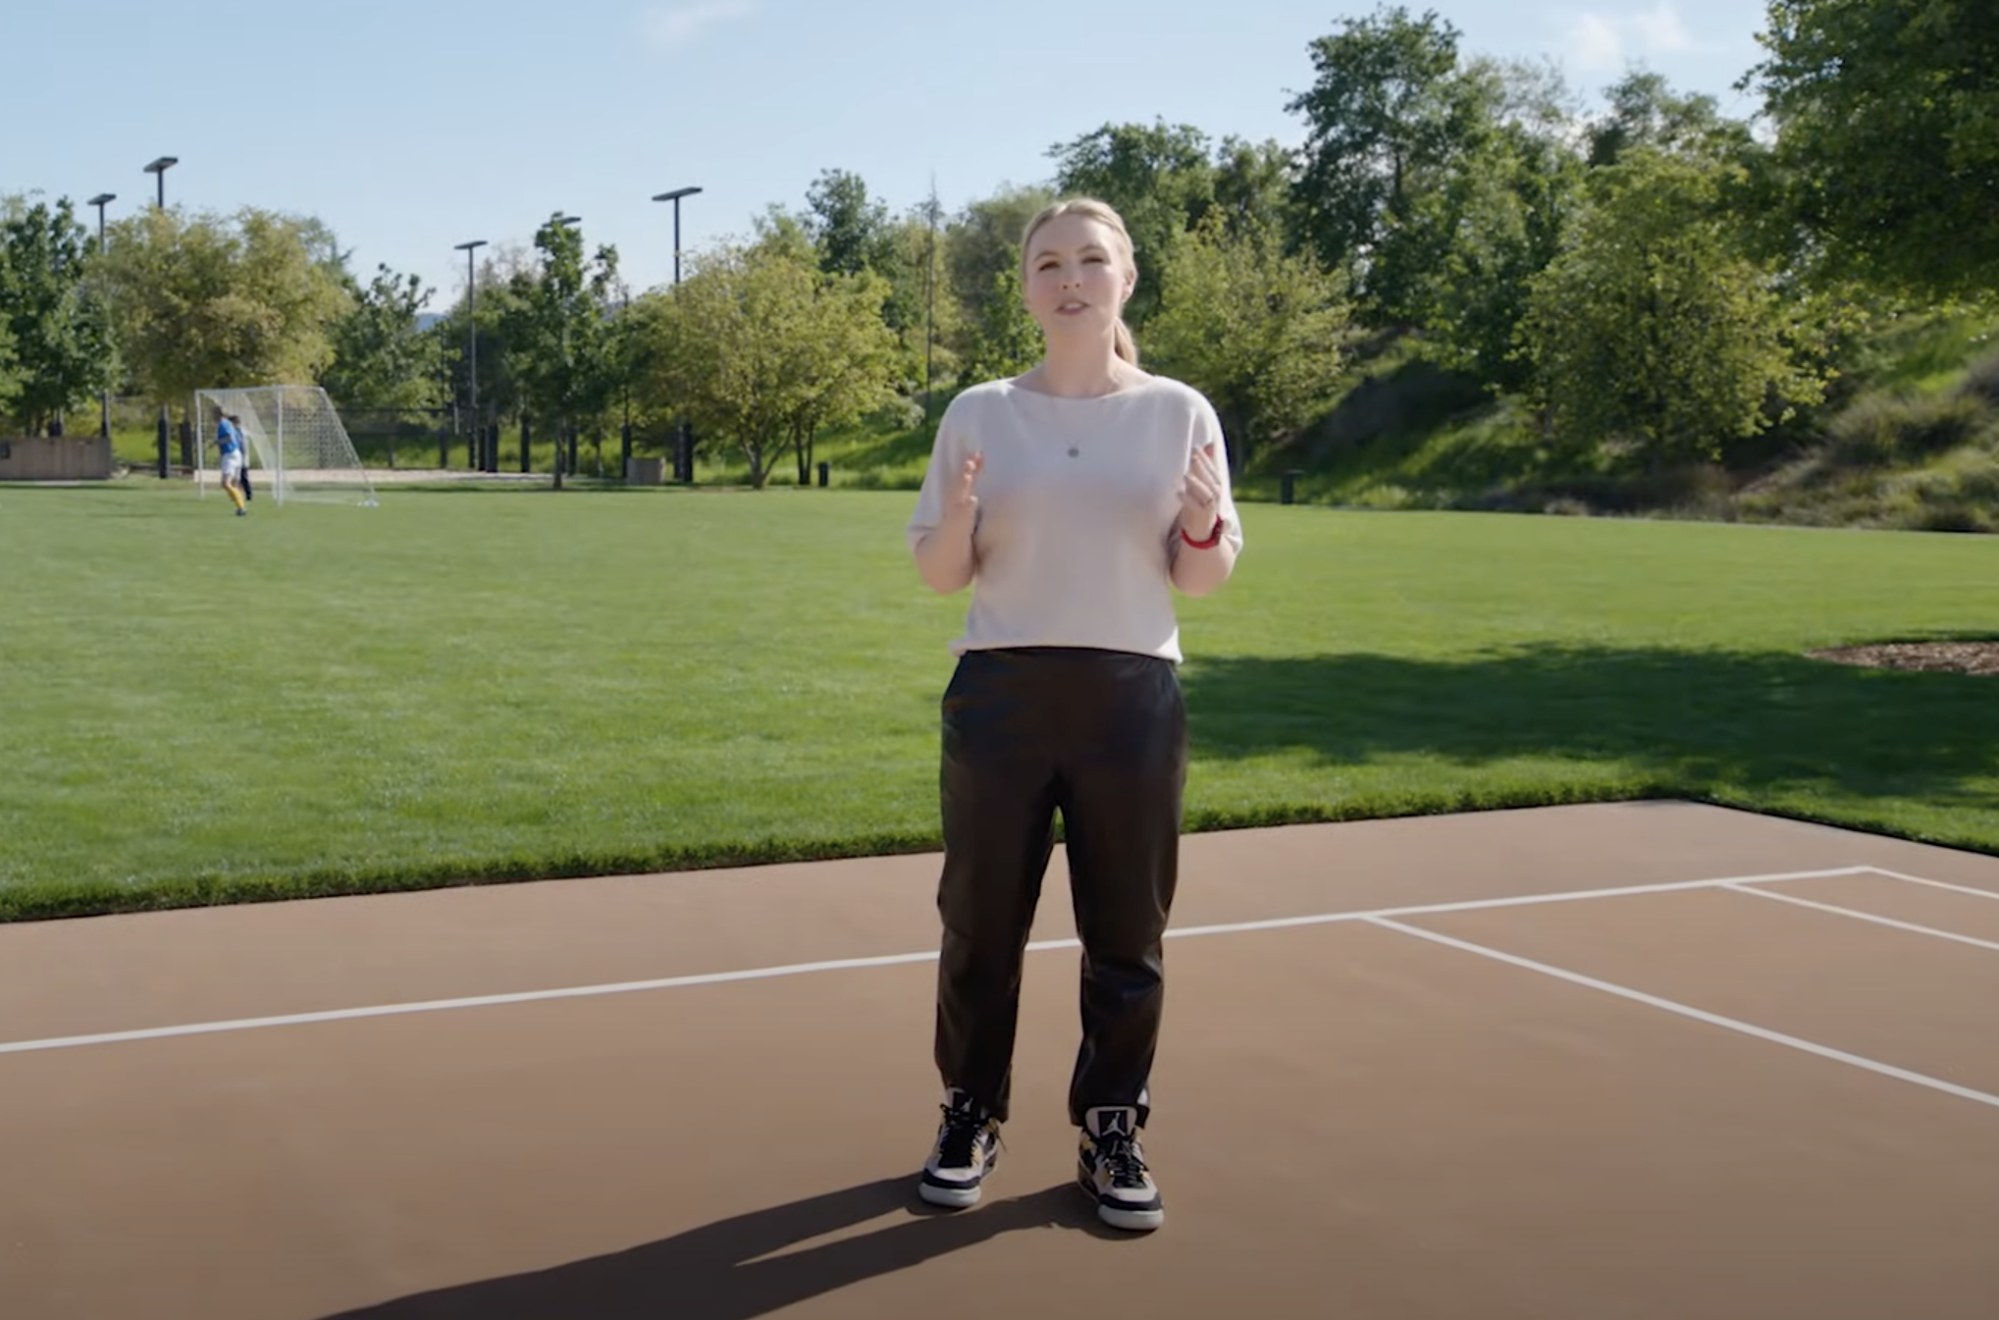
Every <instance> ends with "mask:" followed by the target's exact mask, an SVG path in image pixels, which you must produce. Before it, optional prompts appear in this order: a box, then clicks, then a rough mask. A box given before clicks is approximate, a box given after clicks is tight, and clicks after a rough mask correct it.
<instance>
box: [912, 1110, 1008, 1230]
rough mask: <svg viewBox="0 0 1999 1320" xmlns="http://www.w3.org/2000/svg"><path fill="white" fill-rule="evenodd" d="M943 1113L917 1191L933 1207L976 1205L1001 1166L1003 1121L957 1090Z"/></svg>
mask: <svg viewBox="0 0 1999 1320" xmlns="http://www.w3.org/2000/svg"><path fill="white" fill-rule="evenodd" d="M943 1110H944V1121H943V1123H942V1124H941V1125H940V1126H939V1127H938V1129H937V1144H936V1145H934V1146H933V1147H931V1149H930V1158H929V1159H928V1160H926V1161H925V1162H924V1165H923V1182H922V1184H921V1186H920V1187H919V1188H918V1189H917V1190H918V1192H919V1193H920V1194H921V1195H922V1197H923V1199H924V1200H926V1201H928V1202H930V1203H931V1204H932V1205H948V1206H953V1207H959V1208H962V1207H964V1206H968V1205H976V1204H978V1200H979V1194H980V1192H981V1191H982V1190H983V1188H984V1185H985V1181H986V1175H987V1174H988V1173H990V1172H992V1168H993V1166H994V1165H995V1164H997V1163H999V1127H1000V1125H999V1121H998V1120H997V1119H995V1118H993V1117H992V1116H991V1115H989V1114H987V1113H986V1112H985V1111H984V1110H982V1109H980V1108H979V1107H978V1106H977V1104H976V1103H974V1102H973V1100H972V1098H971V1097H970V1096H968V1095H966V1094H965V1093H964V1092H963V1091H960V1090H957V1089H955V1088H953V1089H951V1090H947V1091H946V1092H945V1093H944V1104H943Z"/></svg>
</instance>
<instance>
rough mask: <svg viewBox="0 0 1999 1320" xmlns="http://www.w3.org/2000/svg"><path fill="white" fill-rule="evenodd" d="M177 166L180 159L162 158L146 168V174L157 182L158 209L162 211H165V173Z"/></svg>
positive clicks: (175, 157) (172, 157)
mask: <svg viewBox="0 0 1999 1320" xmlns="http://www.w3.org/2000/svg"><path fill="white" fill-rule="evenodd" d="M178 164H180V157H178V156H162V157H160V158H159V159H158V160H156V161H154V162H153V163H152V164H150V165H148V166H146V173H148V174H150V175H153V176H154V177H155V178H156V179H157V180H158V181H159V186H160V191H159V208H160V209H161V210H162V211H164V210H166V209H167V171H168V170H170V169H172V168H173V167H174V166H176V165H178Z"/></svg>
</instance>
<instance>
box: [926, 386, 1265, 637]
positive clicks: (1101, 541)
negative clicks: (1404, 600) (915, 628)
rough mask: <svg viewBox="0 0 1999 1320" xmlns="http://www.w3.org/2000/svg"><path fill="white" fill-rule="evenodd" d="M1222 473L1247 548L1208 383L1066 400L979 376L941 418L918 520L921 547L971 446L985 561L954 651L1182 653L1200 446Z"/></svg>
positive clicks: (1238, 543) (1225, 506)
mask: <svg viewBox="0 0 1999 1320" xmlns="http://www.w3.org/2000/svg"><path fill="white" fill-rule="evenodd" d="M1208 444H1212V445H1214V447H1215V459H1216V463H1217V465H1218V466H1219V467H1220V469H1221V474H1222V499H1221V510H1220V511H1221V515H1222V517H1223V519H1225V520H1226V523H1227V528H1226V530H1225V531H1224V533H1223V535H1224V536H1225V537H1226V538H1227V539H1228V540H1229V542H1230V543H1231V544H1232V545H1233V546H1234V547H1235V548H1236V549H1237V550H1238V551H1240V550H1241V548H1242V524H1241V522H1240V521H1239V520H1238V518H1237V517H1236V510H1235V501H1234V499H1233V497H1232V495H1231V492H1230V489H1229V484H1228V449H1227V447H1226V445H1225V443H1224V441H1223V439H1222V427H1221V421H1220V419H1219V418H1218V417H1216V415H1215V410H1214V407H1213V405H1211V404H1210V403H1209V402H1208V400H1207V399H1206V398H1204V397H1203V396H1202V395H1201V394H1200V392H1199V391H1197V390H1195V389H1193V388H1192V387H1190V386H1188V385H1185V384H1182V383H1181V382H1179V381H1176V380H1170V379H1168V378H1166V377H1163V376H1149V377H1146V378H1145V379H1142V380H1140V381H1138V382H1137V383H1135V384H1133V385H1131V386H1128V387H1126V388H1125V389H1122V390H1119V391H1117V392H1115V393H1112V394H1106V395H1101V396H1098V397H1095V398H1065V397H1062V396H1058V395H1051V394H1042V393H1039V392H1037V391H1034V390H1029V389H1023V388H1022V387H1021V386H1019V385H1017V384H1015V383H1014V382H1013V381H1011V380H996V381H990V382H987V383H985V384H982V385H976V386H973V387H972V388H971V389H968V390H966V391H965V392H964V393H962V394H960V395H958V396H957V397H956V398H955V399H953V400H952V401H951V404H950V406H949V407H948V408H946V409H945V410H944V417H943V420H942V421H940V422H939V423H938V428H937V442H936V444H935V446H934V447H933V448H932V450H931V453H930V468H929V471H928V472H927V473H926V474H925V475H924V478H923V489H922V492H921V494H919V495H918V497H917V502H916V512H915V514H914V515H913V516H912V517H911V519H910V522H909V527H908V542H909V548H910V550H911V552H912V553H913V552H914V551H915V549H916V547H917V545H918V544H919V543H920V542H921V541H922V539H923V538H924V536H926V535H927V534H928V533H929V532H931V531H932V530H933V529H935V528H936V526H937V525H938V523H939V522H941V521H942V519H943V516H944V501H945V499H946V497H947V495H948V494H949V492H950V489H951V487H952V485H953V484H954V483H955V482H956V481H957V480H958V478H959V473H960V472H961V470H962V469H963V466H964V462H965V460H966V459H967V458H969V457H970V456H971V455H972V454H973V453H975V452H977V453H983V454H984V455H985V465H984V467H983V468H982V469H981V470H980V472H979V475H978V479H977V484H976V486H974V488H973V491H974V493H975V494H976V495H977V496H978V500H979V507H978V518H977V522H976V524H975V526H974V530H973V534H972V545H973V552H974V554H975V556H976V565H977V566H976V570H975V574H974V577H973V581H972V603H971V607H970V609H969V610H968V612H967V615H966V620H965V632H964V634H963V635H962V636H960V637H958V638H957V639H955V640H954V641H953V642H952V643H951V650H952V652H953V653H954V654H957V655H963V654H964V653H965V652H966V651H970V650H985V649H990V648H993V647H1006V646H1076V647H1101V648H1106V649H1110V650H1118V651H1133V652H1137V653H1139V654H1142V655H1154V656H1160V657H1163V658H1165V659H1168V660H1172V661H1174V662H1176V663H1177V662H1178V661H1180V660H1181V659H1182V656H1181V653H1180V624H1179V619H1178V617H1177V616H1176V614H1175V612H1174V608H1173V584H1172V579H1171V577H1170V576H1169V575H1170V574H1171V572H1172V567H1173V559H1174V557H1175V556H1176V555H1178V554H1180V553H1181V552H1183V551H1185V552H1186V553H1190V554H1199V553H1201V552H1200V551H1196V550H1189V549H1188V548H1187V547H1186V546H1185V545H1183V544H1182V543H1181V540H1180V531H1179V520H1180V488H1181V483H1182V481H1183V479H1184V478H1185V476H1186V473H1187V465H1188V463H1189V462H1190V461H1191V460H1192V458H1193V456H1194V453H1195V451H1197V450H1198V449H1200V448H1201V447H1202V446H1204V445H1208Z"/></svg>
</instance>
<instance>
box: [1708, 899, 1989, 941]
mask: <svg viewBox="0 0 1999 1320" xmlns="http://www.w3.org/2000/svg"><path fill="white" fill-rule="evenodd" d="M1721 887H1722V888H1723V889H1727V890H1731V891H1733V892H1735V893H1738V894H1749V895H1752V896H1754V897H1756V898H1767V899H1769V900H1770V901H1771V902H1773V903H1791V904H1794V905H1796V906H1798V907H1804V908H1817V909H1818V910H1819V911H1821V912H1831V913H1833V914H1835V915H1837V916H1842V917H1852V918H1853V919H1854V920H1855V921H1871V922H1873V923H1874V924H1875V925H1877V926H1892V927H1894V928H1895V929H1896V930H1906V931H1913V932H1915V933H1916V934H1918V935H1928V936H1931V937H1932V938H1934V939H1939V940H1952V941H1955V942H1956V943H1958V944H1969V945H1972V946H1973V947H1974V948H1980V949H1990V950H1992V951H1993V952H1994V953H1999V944H1994V943H1993V942H1992V941H1991V940H1980V939H1973V938H1972V937H1971V936H1969V935H1960V934H1958V933H1957V932H1956V931H1954V930H1938V929H1937V928H1936V927H1934V926H1918V925H1916V924H1915V923H1914V922H1912V921H1897V920H1895V919H1894V918H1893V917H1884V916H1880V915H1878V914H1876V913H1873V912H1859V911H1856V910H1855V909H1853V908H1844V907H1838V906H1835V905H1834V904H1831V903H1820V902H1817V901H1816V900H1813V899H1809V898H1796V897H1793V896H1792V895H1790V894H1773V893H1770V892H1769V891H1767V890H1762V889H1753V888H1751V887H1750V886H1748V885H1723V886H1721Z"/></svg>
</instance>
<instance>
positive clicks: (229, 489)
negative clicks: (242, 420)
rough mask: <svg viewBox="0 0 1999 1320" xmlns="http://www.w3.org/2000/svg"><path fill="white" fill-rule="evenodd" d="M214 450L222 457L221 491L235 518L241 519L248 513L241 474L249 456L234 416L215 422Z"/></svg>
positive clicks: (246, 465)
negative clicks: (234, 513)
mask: <svg viewBox="0 0 1999 1320" xmlns="http://www.w3.org/2000/svg"><path fill="white" fill-rule="evenodd" d="M215 448H216V450H217V451H218V452H219V453H220V454H221V456H222V489H223V490H224V491H225V492H226V493H227V494H228V496H229V499H230V502H231V503H233V504H234V505H235V506H236V516H237V517H238V518H241V517H242V516H243V515H244V514H246V513H248V512H249V510H248V509H247V508H246V507H244V506H245V503H246V501H245V500H244V498H243V473H244V471H245V469H247V468H248V466H249V454H248V452H247V451H246V450H245V449H244V447H243V432H242V431H241V430H240V429H239V428H238V427H237V425H236V418H235V417H234V416H224V417H222V418H221V419H220V420H218V421H217V422H216V424H215Z"/></svg>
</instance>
